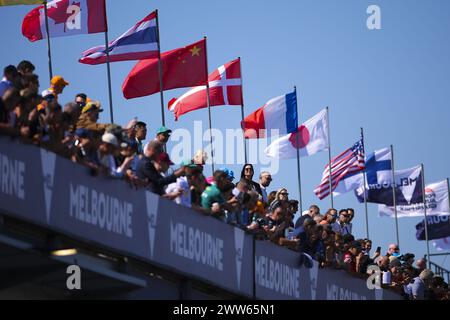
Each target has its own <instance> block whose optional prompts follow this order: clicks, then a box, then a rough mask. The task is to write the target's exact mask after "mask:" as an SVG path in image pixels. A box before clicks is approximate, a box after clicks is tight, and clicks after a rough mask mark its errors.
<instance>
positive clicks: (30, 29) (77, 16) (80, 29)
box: [22, 0, 108, 42]
mask: <svg viewBox="0 0 450 320" xmlns="http://www.w3.org/2000/svg"><path fill="white" fill-rule="evenodd" d="M47 16H48V30H49V34H50V37H51V38H53V37H65V36H73V35H77V34H86V33H97V32H105V31H106V30H107V29H108V27H107V23H106V9H105V0H75V1H69V0H54V1H50V2H48V3H47ZM22 34H23V35H24V36H25V37H26V38H28V40H30V41H31V42H34V41H37V40H42V39H44V38H47V33H46V31H45V13H44V5H41V6H39V7H36V8H35V9H33V10H31V11H30V12H29V13H28V14H27V15H26V16H25V18H24V19H23V22H22Z"/></svg>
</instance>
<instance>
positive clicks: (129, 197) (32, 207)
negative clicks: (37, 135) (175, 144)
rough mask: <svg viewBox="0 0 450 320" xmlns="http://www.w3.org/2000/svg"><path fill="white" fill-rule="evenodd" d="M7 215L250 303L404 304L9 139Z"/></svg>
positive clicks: (1, 191) (2, 185) (2, 172)
mask: <svg viewBox="0 0 450 320" xmlns="http://www.w3.org/2000/svg"><path fill="white" fill-rule="evenodd" d="M0 211H1V212H2V213H3V214H6V215H9V216H12V217H14V218H19V219H21V220H24V221H27V222H30V223H33V224H36V225H38V226H41V227H45V228H48V229H49V230H52V231H55V232H59V233H62V234H64V235H67V236H69V237H73V238H74V239H76V240H79V241H83V242H87V243H93V244H97V245H99V246H101V247H105V248H108V249H110V250H112V251H114V252H117V253H118V254H122V255H124V256H128V257H133V258H137V259H140V260H142V261H145V262H148V263H150V264H152V265H156V266H158V267H162V268H165V269H167V270H169V271H172V272H176V273H178V274H181V275H185V276H186V277H190V278H193V279H196V280H198V281H201V282H204V283H206V284H209V285H212V286H216V287H219V288H222V289H224V290H227V291H229V292H232V293H235V294H237V295H239V296H242V297H247V298H253V297H255V298H257V299H313V300H315V299H339V300H342V299H367V300H375V299H400V296H399V295H397V294H395V293H393V292H391V291H389V290H384V289H380V290H369V289H368V288H367V286H366V281H365V280H362V279H359V278H355V277H352V276H351V275H349V274H347V273H346V272H344V271H342V270H331V269H319V268H318V264H317V262H314V264H313V267H312V268H310V269H307V268H305V267H300V266H299V263H298V260H299V258H298V257H299V253H297V252H294V251H291V250H288V249H285V248H281V247H278V246H276V245H274V244H272V243H269V242H264V241H254V240H253V237H252V236H251V235H250V234H247V233H245V232H244V231H243V230H241V229H239V228H235V227H233V226H231V225H227V224H225V223H223V222H221V221H219V220H217V219H214V218H212V217H206V216H203V215H201V214H199V213H197V212H195V211H193V210H190V209H189V208H185V207H182V206H179V205H177V204H175V203H174V202H172V201H168V200H166V199H163V198H161V197H159V196H157V195H155V194H152V193H150V192H148V191H146V190H145V189H137V190H136V189H134V188H132V187H131V186H130V185H129V184H128V183H126V182H125V181H123V180H115V179H112V178H104V177H96V176H92V175H91V174H89V170H88V169H87V168H86V167H84V166H81V165H78V164H75V163H73V162H71V161H70V160H68V159H65V158H63V157H60V156H58V155H56V154H54V153H52V152H49V151H46V150H44V149H41V148H39V147H37V146H34V145H25V144H21V143H19V142H18V141H17V140H13V139H11V138H9V137H0Z"/></svg>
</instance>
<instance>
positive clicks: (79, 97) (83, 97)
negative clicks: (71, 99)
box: [75, 93, 88, 109]
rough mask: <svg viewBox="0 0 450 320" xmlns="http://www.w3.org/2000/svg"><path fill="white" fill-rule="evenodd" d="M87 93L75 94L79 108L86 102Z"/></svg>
mask: <svg viewBox="0 0 450 320" xmlns="http://www.w3.org/2000/svg"><path fill="white" fill-rule="evenodd" d="M87 102H88V101H87V95H86V94H85V93H78V94H77V95H76V96H75V103H76V104H77V105H78V106H79V107H80V109H81V108H83V107H84V106H85V105H86V103H87Z"/></svg>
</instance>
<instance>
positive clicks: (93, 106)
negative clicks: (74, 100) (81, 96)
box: [81, 101, 103, 113]
mask: <svg viewBox="0 0 450 320" xmlns="http://www.w3.org/2000/svg"><path fill="white" fill-rule="evenodd" d="M90 111H98V112H102V111H103V109H101V104H100V102H99V101H91V102H88V103H86V105H85V106H84V107H83V109H82V110H81V113H86V112H90Z"/></svg>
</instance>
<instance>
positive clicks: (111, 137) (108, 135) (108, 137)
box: [102, 132, 119, 147]
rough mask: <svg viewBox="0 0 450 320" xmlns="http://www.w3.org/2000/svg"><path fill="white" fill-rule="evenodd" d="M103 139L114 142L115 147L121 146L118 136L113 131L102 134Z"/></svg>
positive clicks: (110, 142)
mask: <svg viewBox="0 0 450 320" xmlns="http://www.w3.org/2000/svg"><path fill="white" fill-rule="evenodd" d="M102 141H103V142H106V143H109V144H112V145H113V146H115V147H118V146H119V141H118V140H117V138H116V136H115V135H113V134H112V133H109V132H107V133H105V134H104V135H103V136H102Z"/></svg>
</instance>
